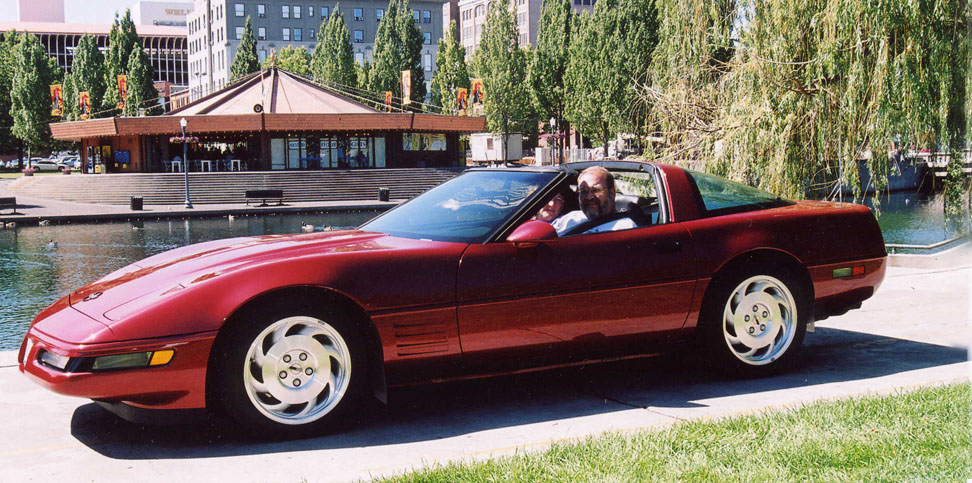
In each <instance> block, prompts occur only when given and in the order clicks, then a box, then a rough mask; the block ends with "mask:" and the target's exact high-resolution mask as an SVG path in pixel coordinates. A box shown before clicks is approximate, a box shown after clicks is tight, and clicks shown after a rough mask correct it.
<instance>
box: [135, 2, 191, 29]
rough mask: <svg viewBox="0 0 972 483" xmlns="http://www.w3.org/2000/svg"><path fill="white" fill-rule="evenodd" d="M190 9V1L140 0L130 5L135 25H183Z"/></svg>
mask: <svg viewBox="0 0 972 483" xmlns="http://www.w3.org/2000/svg"><path fill="white" fill-rule="evenodd" d="M191 11H192V2H186V1H182V2H158V1H150V0H141V1H138V2H135V4H134V5H132V8H131V13H132V21H134V22H135V25H165V26H170V27H185V26H186V18H187V17H188V16H189V12H191Z"/></svg>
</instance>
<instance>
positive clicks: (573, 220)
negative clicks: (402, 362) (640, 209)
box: [553, 210, 638, 236]
mask: <svg viewBox="0 0 972 483" xmlns="http://www.w3.org/2000/svg"><path fill="white" fill-rule="evenodd" d="M586 221H587V215H585V214H584V212H583V211H581V210H574V211H571V212H570V213H567V214H566V215H564V216H561V217H560V218H557V219H556V220H554V221H553V227H554V229H555V230H557V235H561V236H562V235H563V234H564V233H567V232H569V231H570V230H572V229H573V228H574V227H575V226H577V225H580V224H581V223H584V222H586ZM637 227H638V225H636V224H635V222H634V220H632V219H631V218H621V219H619V220H613V221H608V222H606V223H603V224H600V225H597V226H595V227H593V228H591V229H590V230H587V231H585V232H584V233H582V234H583V235H586V234H588V233H600V232H604V231H617V230H629V229H631V228H637Z"/></svg>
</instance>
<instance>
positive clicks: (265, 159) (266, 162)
mask: <svg viewBox="0 0 972 483" xmlns="http://www.w3.org/2000/svg"><path fill="white" fill-rule="evenodd" d="M250 169H253V167H251V168H250ZM256 170H259V171H269V170H270V133H269V132H267V131H260V159H259V162H258V163H257V166H256Z"/></svg>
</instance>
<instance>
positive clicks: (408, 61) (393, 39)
mask: <svg viewBox="0 0 972 483" xmlns="http://www.w3.org/2000/svg"><path fill="white" fill-rule="evenodd" d="M422 40H423V38H422V32H421V30H419V28H418V26H417V25H415V17H413V15H412V10H411V8H410V7H409V3H408V0H390V1H389V3H388V8H387V10H386V11H385V16H384V18H382V20H381V24H380V25H379V26H378V33H377V35H375V54H374V58H373V60H372V63H371V69H370V70H369V73H368V90H370V91H371V92H373V93H377V94H380V93H382V92H384V91H392V92H394V93H395V96H396V97H398V96H401V92H402V88H401V72H402V71H404V70H411V71H412V86H411V93H410V98H411V100H412V102H425V94H426V89H425V71H424V69H423V68H422Z"/></svg>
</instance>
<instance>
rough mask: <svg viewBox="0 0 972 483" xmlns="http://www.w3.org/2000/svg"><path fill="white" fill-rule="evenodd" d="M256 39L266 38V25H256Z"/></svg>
mask: <svg viewBox="0 0 972 483" xmlns="http://www.w3.org/2000/svg"><path fill="white" fill-rule="evenodd" d="M257 40H267V28H266V27H257Z"/></svg>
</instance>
